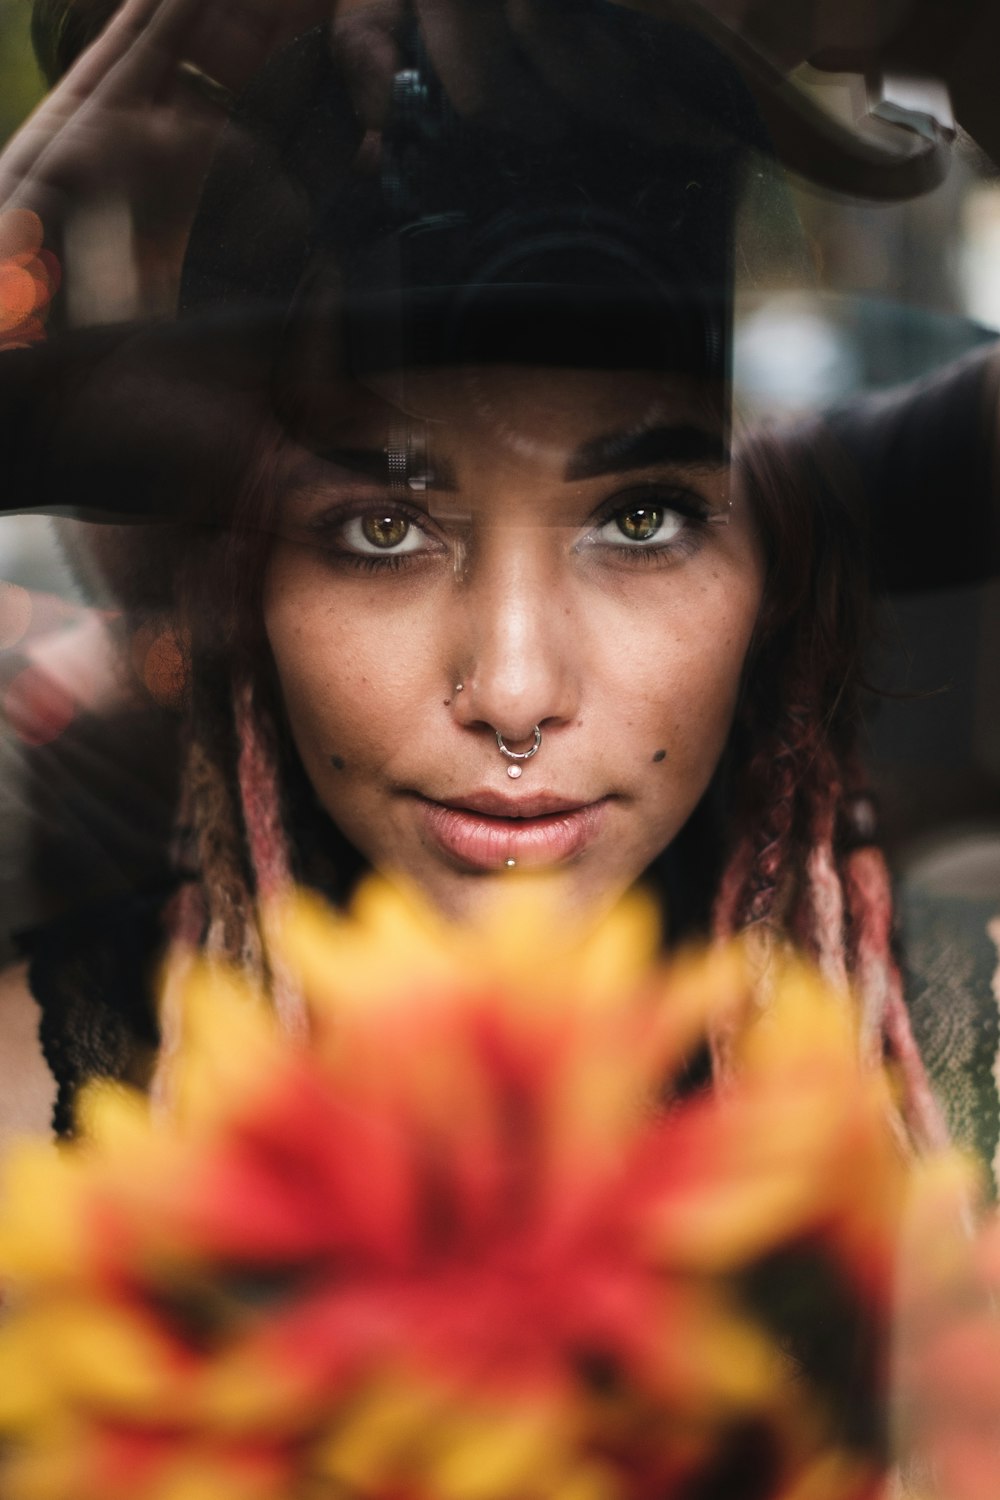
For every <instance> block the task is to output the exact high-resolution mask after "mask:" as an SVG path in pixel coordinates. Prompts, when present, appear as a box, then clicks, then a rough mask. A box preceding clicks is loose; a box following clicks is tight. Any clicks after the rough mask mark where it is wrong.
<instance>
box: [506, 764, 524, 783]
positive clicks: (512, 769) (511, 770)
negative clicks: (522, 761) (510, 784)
mask: <svg viewBox="0 0 1000 1500" xmlns="http://www.w3.org/2000/svg"><path fill="white" fill-rule="evenodd" d="M520 774H521V767H520V766H508V767H507V775H508V776H509V777H510V779H511V781H516V780H517V778H518V777H519V776H520Z"/></svg>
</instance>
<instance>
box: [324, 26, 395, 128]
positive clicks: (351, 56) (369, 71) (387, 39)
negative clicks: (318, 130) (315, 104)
mask: <svg viewBox="0 0 1000 1500" xmlns="http://www.w3.org/2000/svg"><path fill="white" fill-rule="evenodd" d="M403 17H404V4H403V0H366V3H363V4H361V5H357V4H342V5H341V6H340V7H339V8H338V13H337V15H336V17H335V19H334V22H333V26H332V31H331V40H332V46H333V51H334V54H335V55H336V57H337V58H338V60H339V61H340V62H341V64H342V72H343V76H344V80H345V83H346V86H347V88H348V91H349V93H350V96H351V102H352V104H353V105H354V108H355V110H356V111H357V113H358V118H359V119H360V120H361V121H362V122H363V124H364V126H365V128H366V129H368V130H381V129H383V127H384V126H385V123H386V121H387V119H388V117H389V105H390V101H391V98H392V80H393V78H394V77H395V75H396V73H397V72H398V70H399V67H400V54H399V33H400V29H401V27H402V24H403Z"/></svg>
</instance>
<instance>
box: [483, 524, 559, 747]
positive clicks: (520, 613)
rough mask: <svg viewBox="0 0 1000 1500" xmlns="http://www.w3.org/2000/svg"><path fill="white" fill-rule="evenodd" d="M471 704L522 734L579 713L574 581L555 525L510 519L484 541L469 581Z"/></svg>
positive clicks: (497, 725) (497, 724) (493, 722)
mask: <svg viewBox="0 0 1000 1500" xmlns="http://www.w3.org/2000/svg"><path fill="white" fill-rule="evenodd" d="M464 590H465V601H464V603H465V608H464V611H463V613H464V616H465V624H466V629H467V638H468V646H467V655H468V668H467V670H468V675H469V676H470V677H471V682H470V684H469V686H470V688H471V692H469V693H467V694H466V696H465V699H464V704H465V708H466V710H467V711H468V712H469V713H470V714H471V715H474V716H475V718H476V719H477V720H481V721H484V722H486V723H487V724H489V725H490V727H491V728H493V729H499V730H500V731H501V732H502V733H504V734H505V735H510V736H511V737H516V738H518V739H523V738H526V737H527V736H528V735H530V734H531V731H532V728H533V726H534V725H535V724H542V723H543V722H545V721H548V722H550V723H551V722H552V721H554V720H564V719H567V718H568V717H570V716H571V715H572V713H573V712H575V709H576V700H577V665H578V663H577V662H576V661H574V659H573V658H574V653H573V651H572V645H571V643H572V637H573V633H574V632H573V630H572V628H571V626H572V614H573V610H572V605H571V602H570V595H571V583H570V580H569V579H568V577H567V574H566V570H565V569H564V568H563V567H562V566H560V549H559V546H558V544H557V542H556V539H555V536H554V534H552V533H551V532H550V531H549V530H548V528H545V527H538V526H531V525H519V526H514V525H507V526H502V527H497V528H495V529H492V528H491V530H490V532H489V534H488V535H485V536H483V537H482V538H481V540H480V545H479V546H478V547H477V549H476V555H475V557H474V559H473V560H472V562H471V566H470V568H469V572H468V575H467V578H466V582H465V585H464Z"/></svg>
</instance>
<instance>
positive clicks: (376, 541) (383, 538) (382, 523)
mask: <svg viewBox="0 0 1000 1500" xmlns="http://www.w3.org/2000/svg"><path fill="white" fill-rule="evenodd" d="M360 520H361V533H362V535H363V537H364V539H365V541H366V542H370V543H371V545H372V546H373V547H378V548H379V550H380V551H388V550H389V549H390V548H391V547H399V546H400V545H401V544H402V543H403V542H405V541H406V538H407V537H408V536H409V534H410V522H409V520H408V519H407V517H406V516H404V515H401V514H400V513H399V511H387V512H385V513H374V514H372V515H367V516H362V517H361V518H360Z"/></svg>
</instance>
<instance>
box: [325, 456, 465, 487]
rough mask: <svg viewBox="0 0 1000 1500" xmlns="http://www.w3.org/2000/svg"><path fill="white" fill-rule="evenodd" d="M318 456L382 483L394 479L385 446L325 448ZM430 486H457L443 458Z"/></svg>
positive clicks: (341, 467)
mask: <svg viewBox="0 0 1000 1500" xmlns="http://www.w3.org/2000/svg"><path fill="white" fill-rule="evenodd" d="M316 457H317V458H318V459H319V460H320V461H321V462H322V463H326V464H333V465H334V466H335V467H337V468H339V469H349V470H351V472H352V473H355V474H363V475H364V476H365V477H366V478H367V479H377V480H378V481H379V483H380V484H389V483H390V481H391V479H392V475H391V474H390V472H389V455H388V453H387V451H386V450H385V448H323V449H322V450H320V451H319V452H317V453H316ZM429 487H430V488H432V489H435V490H454V489H456V488H457V485H456V483H455V476H454V475H453V474H452V472H451V470H450V468H449V467H448V464H447V463H446V462H445V461H443V460H442V459H435V461H434V470H433V474H432V475H431V476H430V484H429Z"/></svg>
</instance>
